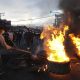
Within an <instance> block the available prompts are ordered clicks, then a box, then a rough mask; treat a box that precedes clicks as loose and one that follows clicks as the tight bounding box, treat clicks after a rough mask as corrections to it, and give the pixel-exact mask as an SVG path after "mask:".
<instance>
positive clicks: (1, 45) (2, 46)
mask: <svg viewBox="0 0 80 80" xmlns="http://www.w3.org/2000/svg"><path fill="white" fill-rule="evenodd" d="M4 32H5V30H4V27H3V26H0V75H1V74H2V73H3V71H2V64H3V63H2V57H1V56H2V55H3V54H5V53H7V50H10V49H12V47H11V46H9V45H8V44H7V43H6V41H5V38H4V36H3V33H4Z"/></svg>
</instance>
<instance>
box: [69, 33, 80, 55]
mask: <svg viewBox="0 0 80 80" xmlns="http://www.w3.org/2000/svg"><path fill="white" fill-rule="evenodd" d="M69 36H70V38H71V40H72V42H73V44H74V45H75V47H76V50H77V55H78V56H80V35H77V36H75V35H74V34H69Z"/></svg>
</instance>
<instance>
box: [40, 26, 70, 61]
mask: <svg viewBox="0 0 80 80" xmlns="http://www.w3.org/2000/svg"><path fill="white" fill-rule="evenodd" d="M66 30H68V26H65V27H64V29H63V30H62V29H61V28H54V27H53V26H47V27H45V28H44V30H43V32H42V33H41V36H40V38H41V39H43V40H44V44H43V46H44V50H46V53H47V56H48V57H47V59H48V60H49V61H54V62H68V61H69V58H68V56H67V55H66V53H65V49H64V45H63V43H64V37H65V32H66Z"/></svg>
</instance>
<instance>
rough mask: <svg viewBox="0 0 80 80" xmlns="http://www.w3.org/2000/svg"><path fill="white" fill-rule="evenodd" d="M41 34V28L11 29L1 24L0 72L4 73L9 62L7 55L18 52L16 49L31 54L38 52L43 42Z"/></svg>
mask: <svg viewBox="0 0 80 80" xmlns="http://www.w3.org/2000/svg"><path fill="white" fill-rule="evenodd" d="M40 34H41V30H40V29H34V28H26V30H24V29H23V30H18V31H11V30H10V29H7V28H5V27H4V26H0V74H2V73H3V68H4V66H5V64H6V63H7V59H6V57H4V56H5V55H7V56H9V55H13V54H16V49H20V50H25V51H29V52H31V54H35V53H37V52H38V51H39V50H40V46H41V44H42V41H41V40H40ZM19 53H20V51H19ZM34 57H35V56H34ZM35 58H36V57H35Z"/></svg>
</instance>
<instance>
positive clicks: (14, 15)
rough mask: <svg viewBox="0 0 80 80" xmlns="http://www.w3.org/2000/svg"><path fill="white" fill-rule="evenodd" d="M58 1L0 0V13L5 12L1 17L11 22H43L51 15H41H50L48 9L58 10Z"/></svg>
mask: <svg viewBox="0 0 80 80" xmlns="http://www.w3.org/2000/svg"><path fill="white" fill-rule="evenodd" d="M58 3H59V0H0V13H5V14H4V16H2V18H5V19H8V20H11V21H12V24H28V23H29V24H30V23H39V22H41V23H44V22H48V21H49V19H51V20H52V18H53V17H52V18H51V17H49V19H48V18H45V19H44V18H42V17H47V16H50V15H51V13H50V11H54V10H58ZM36 18H41V19H36ZM31 19H34V20H31ZM35 19H36V20H35ZM49 22H50V21H49Z"/></svg>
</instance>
